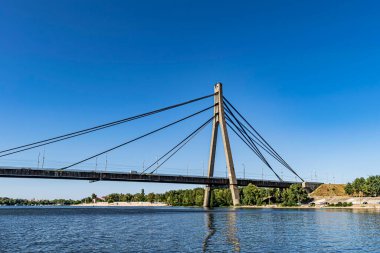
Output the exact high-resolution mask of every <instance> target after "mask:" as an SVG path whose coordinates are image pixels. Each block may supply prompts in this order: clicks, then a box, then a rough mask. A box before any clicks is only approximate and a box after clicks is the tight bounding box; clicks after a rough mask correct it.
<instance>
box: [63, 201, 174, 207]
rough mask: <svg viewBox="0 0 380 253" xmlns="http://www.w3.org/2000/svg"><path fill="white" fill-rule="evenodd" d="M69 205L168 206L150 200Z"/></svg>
mask: <svg viewBox="0 0 380 253" xmlns="http://www.w3.org/2000/svg"><path fill="white" fill-rule="evenodd" d="M70 206H86V207H115V206H130V207H163V206H169V205H168V204H165V203H160V202H156V203H151V202H113V203H108V202H96V203H81V204H76V205H70Z"/></svg>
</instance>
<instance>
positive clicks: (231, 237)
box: [227, 212, 240, 252]
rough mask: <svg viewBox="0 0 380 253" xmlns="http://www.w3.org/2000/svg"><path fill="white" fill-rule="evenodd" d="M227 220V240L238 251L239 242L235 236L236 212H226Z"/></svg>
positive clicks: (236, 233)
mask: <svg viewBox="0 0 380 253" xmlns="http://www.w3.org/2000/svg"><path fill="white" fill-rule="evenodd" d="M227 220H228V222H227V242H229V243H230V244H231V245H233V248H234V251H235V252H240V242H239V238H238V236H237V235H238V231H237V226H236V212H229V213H228V214H227Z"/></svg>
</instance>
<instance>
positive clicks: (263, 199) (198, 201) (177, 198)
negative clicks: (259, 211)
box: [0, 184, 309, 207]
mask: <svg viewBox="0 0 380 253" xmlns="http://www.w3.org/2000/svg"><path fill="white" fill-rule="evenodd" d="M203 198H204V189H203V188H195V189H189V190H171V191H167V192H165V193H153V192H151V193H148V194H145V191H144V189H142V190H141V192H139V193H136V194H130V193H125V194H124V193H112V194H109V195H107V196H105V197H102V198H99V197H98V196H97V195H96V194H92V195H91V196H89V197H86V198H83V199H82V200H71V199H70V200H64V199H56V200H25V199H11V198H0V205H27V206H34V205H75V204H80V203H93V202H108V203H113V202H151V203H154V202H161V203H166V204H168V205H171V206H202V205H203ZM240 199H241V204H242V205H249V206H252V205H257V206H261V205H266V204H278V205H282V206H297V205H299V204H301V203H306V202H308V201H309V197H308V194H307V192H306V191H305V190H304V189H302V187H301V185H300V184H294V185H291V186H290V188H288V189H268V188H259V187H257V186H255V185H253V184H249V185H248V186H246V187H241V188H240ZM211 206H213V207H226V206H232V196H231V192H230V190H229V189H228V188H217V189H213V190H212V191H211Z"/></svg>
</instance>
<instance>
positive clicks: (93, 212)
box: [0, 207, 380, 252]
mask: <svg viewBox="0 0 380 253" xmlns="http://www.w3.org/2000/svg"><path fill="white" fill-rule="evenodd" d="M379 234H380V213H377V212H368V211H353V210H335V209H334V210H327V209H323V210H318V209H229V208H218V209H213V210H204V209H202V208H180V207H145V208H144V207H104V208H99V207H96V208H91V207H85V208H83V207H35V208H26V207H0V252H94V251H97V252H312V251H314V252H348V251H351V252H359V251H360V252H379V251H380V249H379V245H380V236H379Z"/></svg>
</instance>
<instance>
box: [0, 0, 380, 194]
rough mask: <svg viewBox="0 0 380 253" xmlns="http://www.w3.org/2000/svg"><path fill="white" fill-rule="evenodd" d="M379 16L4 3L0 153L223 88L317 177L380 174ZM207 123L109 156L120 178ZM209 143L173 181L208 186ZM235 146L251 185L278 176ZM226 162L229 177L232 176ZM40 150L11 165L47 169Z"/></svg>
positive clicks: (323, 7)
mask: <svg viewBox="0 0 380 253" xmlns="http://www.w3.org/2000/svg"><path fill="white" fill-rule="evenodd" d="M379 7H380V3H378V2H377V1H317V2H310V1H286V2H285V1H245V2H244V1H241V2H239V3H236V2H233V1H145V2H141V1H8V2H2V3H1V8H0V34H1V37H0V98H1V99H0V108H1V109H0V119H1V122H2V124H0V149H5V148H8V147H13V146H15V145H19V144H24V143H28V142H32V141H35V140H40V139H42V138H45V137H51V136H56V135H58V134H63V133H66V132H70V131H74V130H80V129H82V128H86V127H91V126H93V125H96V124H100V123H104V122H108V121H112V120H116V119H120V118H124V117H127V116H132V115H135V114H137V113H142V112H145V111H149V110H151V109H155V108H160V107H162V106H166V105H170V104H173V103H177V102H181V101H184V100H188V99H191V98H194V97H198V96H202V95H206V94H209V93H211V92H212V90H213V85H214V83H216V82H218V81H220V82H222V83H223V84H224V91H225V96H226V97H228V98H229V100H230V101H231V102H232V103H233V104H234V105H235V106H236V107H237V108H239V109H240V111H241V112H242V113H243V114H244V115H245V116H246V117H247V118H248V119H249V120H250V121H251V122H252V123H253V124H254V126H255V127H256V128H257V129H258V130H259V131H260V132H261V133H262V134H263V135H264V136H265V137H266V139H267V140H268V141H269V142H270V143H271V144H272V145H273V146H274V147H275V148H276V149H277V151H278V152H279V153H280V154H282V155H283V157H284V158H285V160H287V161H288V163H289V164H291V165H292V166H293V167H294V169H295V170H296V171H297V172H299V174H300V175H302V176H303V177H305V178H306V179H310V178H312V177H313V179H317V180H319V181H324V182H347V181H348V180H352V179H353V178H355V177H357V176H368V175H373V174H378V173H379V167H380V157H379V155H378V147H379V144H380V137H379V134H380V131H379V125H380V114H379V112H378V108H379V106H380V100H379V96H380V74H379V68H380V48H379V45H380V33H379V32H378V31H379V28H380V17H379V15H378V12H377V10H378V9H379ZM211 103H212V100H208V101H204V102H201V103H199V104H197V105H194V106H188V107H186V108H182V109H179V110H177V111H175V112H170V113H169V112H168V113H165V114H163V115H162V116H161V117H152V118H150V119H144V120H142V121H141V122H133V123H131V124H128V125H125V126H119V127H115V129H109V130H105V131H104V132H99V133H96V134H95V133H94V134H90V135H89V136H85V137H81V138H78V140H72V141H67V142H65V143H62V144H56V145H52V146H48V147H46V148H45V154H46V155H45V159H46V164H45V166H51V167H54V166H60V165H62V164H67V163H70V162H74V161H76V160H79V159H80V158H84V157H86V156H88V155H91V154H93V153H96V152H98V151H102V150H104V149H106V148H108V147H112V146H113V145H116V144H118V143H121V142H123V141H125V140H128V139H130V138H133V137H135V136H138V135H140V134H142V133H144V132H145V131H149V130H151V129H154V128H155V127H157V126H159V125H163V124H166V123H168V122H170V121H172V120H174V119H176V118H178V117H179V116H180V115H184V114H186V113H191V112H193V111H195V110H197V109H200V108H203V107H205V106H207V105H210V104H211ZM209 116H210V115H209V114H205V115H201V116H199V117H198V118H196V119H194V120H191V121H189V122H187V123H184V124H182V125H181V126H178V127H175V128H173V129H171V130H168V131H166V132H163V133H162V134H159V135H157V136H152V138H150V139H147V140H144V141H143V142H142V143H136V144H134V145H132V146H130V147H126V148H125V149H122V150H118V151H116V152H113V153H110V154H108V158H107V159H108V163H109V166H110V168H109V169H120V170H122V169H123V170H130V169H137V170H138V169H141V167H142V164H143V163H145V164H149V163H150V162H152V161H154V159H155V157H157V156H159V155H160V154H163V153H164V152H165V151H166V150H167V149H169V148H170V147H171V146H173V145H174V144H175V143H176V142H177V141H179V140H180V139H181V138H183V137H185V136H186V135H187V134H188V133H190V132H191V131H192V130H193V129H195V128H196V127H197V125H200V124H201V122H202V121H204V120H206V119H207V118H208V117H209ZM231 135H232V133H231ZM209 138H210V129H209V128H207V129H205V130H204V131H203V132H202V134H201V135H200V136H198V137H197V138H196V139H194V141H192V142H191V143H190V144H189V147H186V148H185V149H184V150H183V151H181V152H180V153H179V154H178V155H177V156H175V157H174V158H173V159H172V160H171V161H170V162H169V163H168V164H166V165H165V166H164V168H163V169H162V172H165V173H180V174H183V173H190V174H198V175H199V174H202V173H203V170H204V169H203V167H206V165H204V166H203V164H207V156H208V144H209ZM232 138H233V137H232ZM232 145H233V152H234V159H235V164H236V165H235V167H236V170H237V173H238V175H240V176H241V175H242V167H243V165H242V164H243V163H244V164H245V165H246V174H247V175H249V176H251V177H261V175H262V173H264V175H265V177H268V178H270V177H271V176H272V175H270V171H268V170H267V169H265V167H264V166H263V165H262V164H261V163H259V162H258V159H257V158H255V157H253V156H252V155H251V153H250V152H249V150H247V149H246V148H245V147H244V146H243V145H242V144H241V143H239V142H238V140H236V139H234V138H233V140H232ZM222 151H223V150H222V148H221V147H218V164H217V169H216V170H217V174H218V175H225V165H224V157H223V153H222ZM43 152H44V149H43V148H41V149H37V150H33V151H29V152H26V153H23V154H17V155H14V156H9V157H5V158H0V163H1V164H3V165H25V166H27V165H29V166H36V164H37V157H38V153H43ZM104 161H105V157H104V156H103V157H100V158H99V161H98V164H99V167H101V166H104ZM92 163H94V161H92ZM91 165H93V164H88V167H90V166H91ZM276 166H277V165H276ZM276 168H278V171H281V168H280V167H279V166H277V167H276ZM189 171H190V172H189ZM282 173H284V174H285V173H286V172H285V171H283V172H282ZM289 177H290V175H289ZM290 178H292V177H290ZM0 183H1V188H0V195H1V196H11V197H26V198H32V197H35V198H54V197H65V198H68V197H72V198H80V197H83V196H86V195H88V194H90V193H92V192H96V193H98V194H100V195H102V194H106V193H110V192H137V191H140V189H141V188H145V191H146V192H149V191H158V192H162V191H165V190H167V189H174V188H184V187H189V186H183V185H160V184H136V183H106V182H99V183H94V184H89V183H88V182H77V181H48V180H23V179H0Z"/></svg>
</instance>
